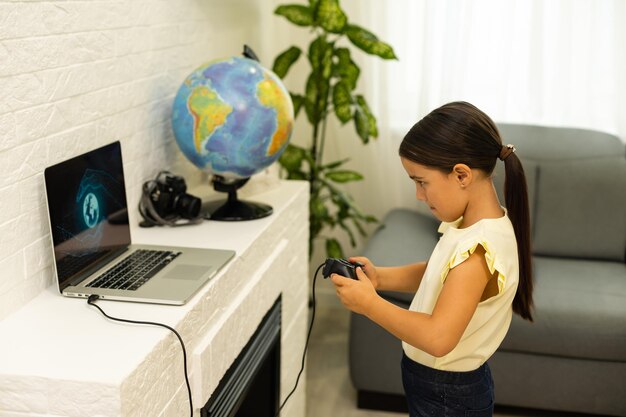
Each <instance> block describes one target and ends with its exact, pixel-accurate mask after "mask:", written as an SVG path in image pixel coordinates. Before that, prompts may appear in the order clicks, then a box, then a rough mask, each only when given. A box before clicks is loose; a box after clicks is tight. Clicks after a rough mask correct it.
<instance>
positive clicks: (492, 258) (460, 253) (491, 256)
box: [441, 237, 506, 293]
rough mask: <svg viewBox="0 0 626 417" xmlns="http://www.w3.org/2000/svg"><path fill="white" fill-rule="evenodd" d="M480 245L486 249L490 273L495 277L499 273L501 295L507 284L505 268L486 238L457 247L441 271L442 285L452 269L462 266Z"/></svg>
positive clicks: (472, 240)
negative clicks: (500, 263) (501, 265)
mask: <svg viewBox="0 0 626 417" xmlns="http://www.w3.org/2000/svg"><path fill="white" fill-rule="evenodd" d="M478 245H480V246H482V247H483V249H485V261H486V262H487V267H488V268H489V272H491V274H492V275H493V274H494V273H495V272H496V271H498V293H501V292H502V290H503V289H504V284H505V283H506V276H505V275H504V271H503V268H502V267H500V265H499V262H498V260H497V257H496V253H495V251H494V250H493V248H492V245H490V244H489V242H488V241H487V240H486V239H484V238H478V237H475V238H473V239H470V240H468V241H465V242H461V243H459V244H458V245H457V246H456V248H455V250H454V251H453V253H452V255H451V257H450V260H449V261H448V263H447V264H446V265H445V267H444V268H443V270H442V271H441V283H442V284H443V283H444V281H445V280H446V278H447V277H448V273H449V272H450V270H451V269H452V268H454V267H455V266H457V265H459V264H461V263H462V262H463V261H465V260H466V259H467V258H469V257H470V255H471V254H473V253H474V251H475V250H476V248H477V247H478Z"/></svg>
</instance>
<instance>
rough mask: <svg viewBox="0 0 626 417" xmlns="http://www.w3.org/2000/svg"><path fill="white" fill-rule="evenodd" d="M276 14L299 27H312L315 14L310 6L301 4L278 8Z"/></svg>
mask: <svg viewBox="0 0 626 417" xmlns="http://www.w3.org/2000/svg"><path fill="white" fill-rule="evenodd" d="M274 14H276V15H278V16H283V17H285V18H287V20H289V21H290V22H291V23H293V24H294V25H298V26H312V25H313V12H312V10H311V8H309V7H308V6H303V5H301V4H286V5H283V6H278V7H277V8H276V10H274Z"/></svg>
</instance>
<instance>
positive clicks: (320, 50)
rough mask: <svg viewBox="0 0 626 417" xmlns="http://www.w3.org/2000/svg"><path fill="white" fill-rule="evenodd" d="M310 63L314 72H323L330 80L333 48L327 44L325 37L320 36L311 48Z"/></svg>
mask: <svg viewBox="0 0 626 417" xmlns="http://www.w3.org/2000/svg"><path fill="white" fill-rule="evenodd" d="M309 62H310V63H311V67H312V68H313V71H314V72H321V74H322V75H323V76H324V78H330V76H331V75H332V68H333V46H332V45H331V44H329V43H328V42H326V37H325V36H324V35H321V36H318V37H317V39H315V40H314V41H313V42H311V45H310V46H309Z"/></svg>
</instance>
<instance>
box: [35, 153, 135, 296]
mask: <svg viewBox="0 0 626 417" xmlns="http://www.w3.org/2000/svg"><path fill="white" fill-rule="evenodd" d="M44 178H45V185H46V196H47V204H48V214H49V217H50V232H51V234H52V243H53V245H54V259H55V263H56V271H57V278H58V280H59V288H60V289H61V290H63V289H64V288H65V287H67V286H68V285H75V284H76V283H77V282H79V281H80V280H82V279H83V278H84V277H85V276H86V275H88V274H89V273H92V272H93V271H95V269H97V268H99V267H101V266H102V265H103V263H104V262H107V261H108V260H110V259H111V258H112V257H113V256H114V255H116V254H118V253H119V252H120V251H122V250H124V249H125V248H126V247H127V246H128V245H129V244H130V228H129V224H128V211H127V203H126V192H125V188H124V187H125V185H124V172H123V170H122V152H121V147H120V143H119V142H114V143H112V144H110V145H106V146H104V147H102V148H99V149H96V150H93V151H90V152H88V153H85V154H83V155H79V156H77V157H74V158H72V159H69V160H67V161H64V162H61V163H59V164H57V165H54V166H51V167H49V168H46V169H45V171H44Z"/></svg>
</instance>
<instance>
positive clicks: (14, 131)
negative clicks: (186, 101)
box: [0, 0, 273, 320]
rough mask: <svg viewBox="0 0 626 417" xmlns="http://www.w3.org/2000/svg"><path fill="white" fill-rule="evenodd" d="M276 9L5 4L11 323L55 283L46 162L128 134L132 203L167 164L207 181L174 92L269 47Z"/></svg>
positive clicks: (2, 276)
mask: <svg viewBox="0 0 626 417" xmlns="http://www.w3.org/2000/svg"><path fill="white" fill-rule="evenodd" d="M270 6H271V2H267V4H264V2H263V1H261V0H248V1H246V0H233V1H217V0H132V1H128V0H120V1H116V0H102V1H100V0H97V1H73V0H67V1H60V0H56V1H25V2H22V1H6V0H0V320H1V319H2V318H4V317H6V316H8V315H10V314H12V313H14V312H15V311H17V310H18V309H19V308H20V307H21V306H23V305H24V304H26V303H28V302H29V301H30V300H31V299H32V298H34V297H36V296H37V295H38V294H40V293H41V292H42V291H44V290H46V289H49V290H56V288H54V287H53V273H52V258H51V244H50V235H49V231H48V220H47V212H46V208H45V201H44V186H43V170H44V168H45V167H46V166H49V165H52V164H55V163H57V162H60V161H62V160H64V159H67V158H69V157H72V156H75V155H77V154H80V153H82V152H85V151H88V150H91V149H94V148H97V147H99V146H102V145H105V144H107V143H110V142H112V141H114V140H120V141H121V142H122V152H123V158H124V169H125V172H126V177H127V184H126V188H127V193H128V198H129V207H136V206H137V202H138V200H139V195H140V187H141V184H142V183H143V181H145V180H147V179H151V178H153V176H154V175H155V174H156V173H157V172H158V171H159V170H160V169H164V168H169V169H172V170H173V171H174V172H176V173H180V174H183V175H185V176H186V177H187V178H188V182H193V181H194V178H197V180H200V178H199V177H198V176H199V173H198V172H197V171H196V170H195V169H194V168H193V167H192V165H191V164H190V163H188V162H187V161H186V160H184V158H183V157H182V156H181V154H180V151H179V150H178V148H177V147H176V145H175V142H174V139H173V135H172V132H171V127H170V115H171V103H172V101H173V98H174V96H175V94H176V91H177V89H178V86H179V85H180V83H181V82H182V81H183V80H184V78H185V77H186V76H187V75H188V74H189V73H190V72H191V71H192V70H193V69H194V68H196V67H197V66H198V65H200V64H202V63H203V62H205V61H208V60H211V59H214V58H220V57H225V56H230V55H236V54H239V53H240V52H241V50H242V45H243V44H244V43H248V44H250V45H254V47H255V51H256V52H257V54H260V53H262V52H263V48H262V46H261V43H263V42H266V41H267V37H268V34H267V33H266V32H265V31H263V30H261V27H263V26H265V25H264V19H272V17H271V13H272V10H273V8H272V7H270ZM269 66H271V63H270V64H269ZM194 176H195V177H194ZM137 217H138V214H137V213H136V212H135V211H134V210H131V221H137Z"/></svg>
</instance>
